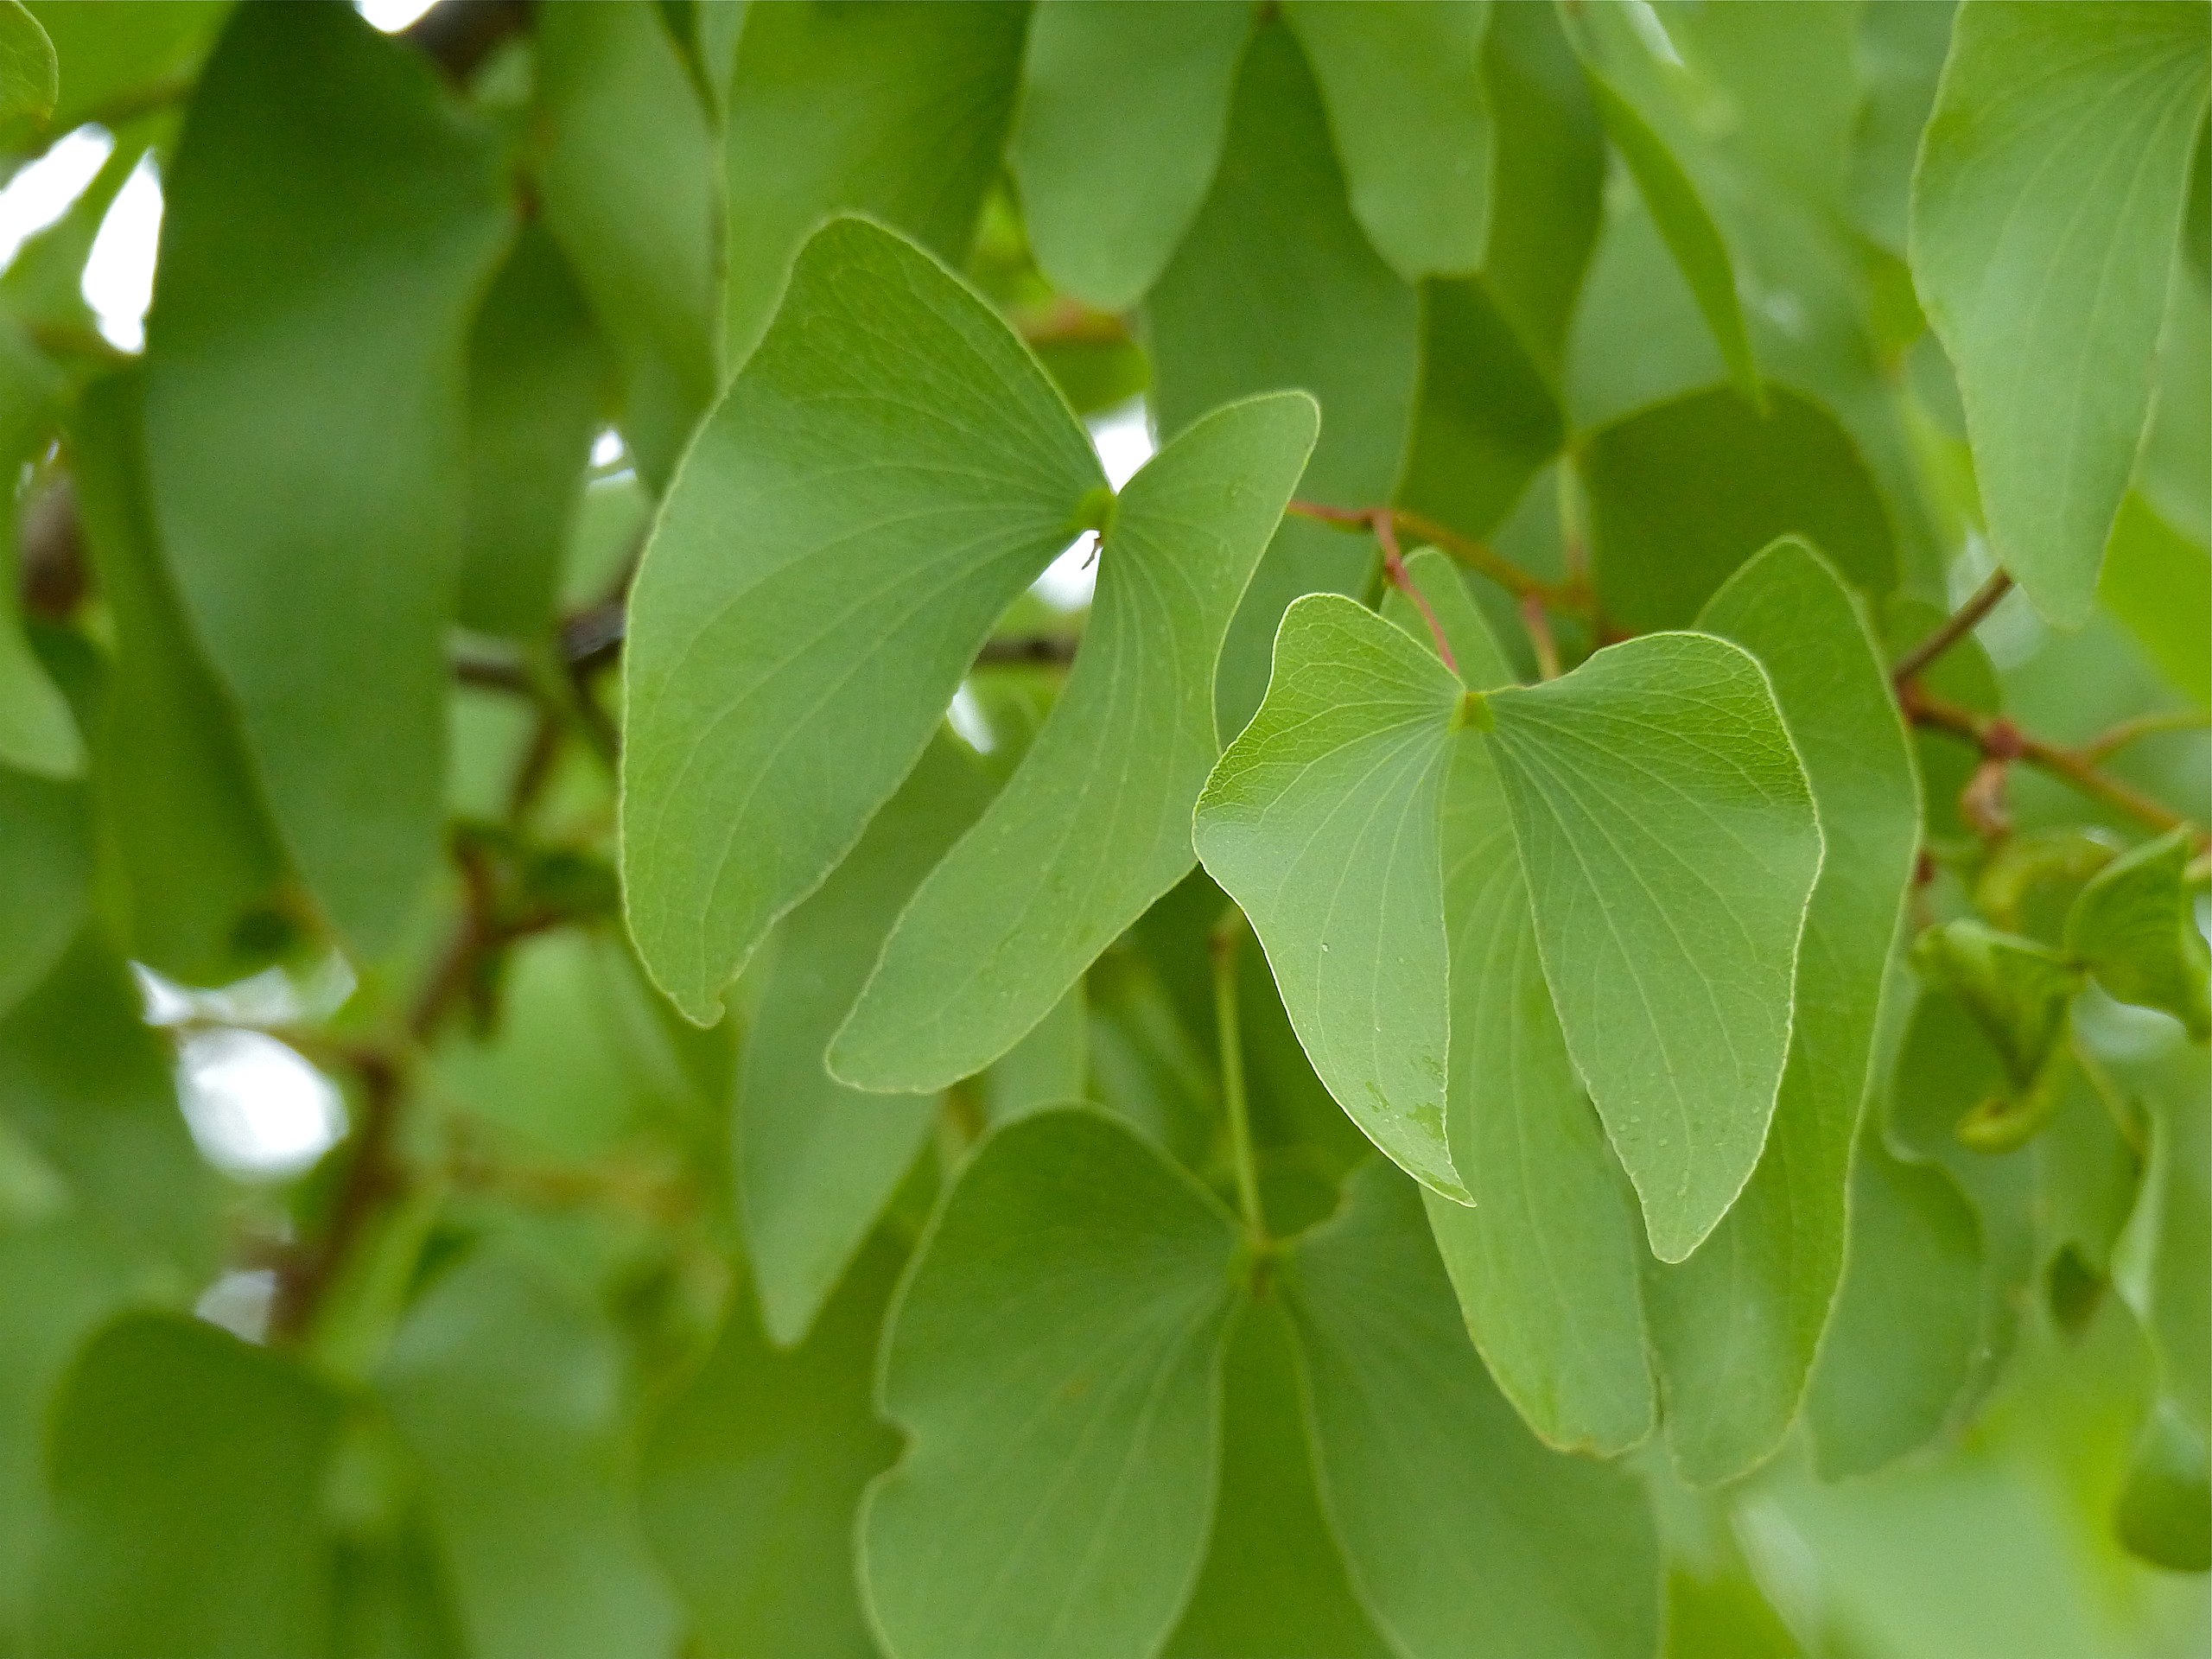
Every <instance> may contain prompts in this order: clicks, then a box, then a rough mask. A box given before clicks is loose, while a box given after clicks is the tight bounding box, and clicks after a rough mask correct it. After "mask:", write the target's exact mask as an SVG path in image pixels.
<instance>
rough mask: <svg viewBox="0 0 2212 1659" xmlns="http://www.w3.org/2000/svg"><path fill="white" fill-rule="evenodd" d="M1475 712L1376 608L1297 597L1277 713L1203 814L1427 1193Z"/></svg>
mask: <svg viewBox="0 0 2212 1659" xmlns="http://www.w3.org/2000/svg"><path fill="white" fill-rule="evenodd" d="M1463 700H1464V693H1463V692H1462V691H1461V690H1460V687H1459V681H1458V680H1456V679H1455V678H1453V677H1452V674H1451V673H1450V671H1447V670H1446V668H1445V667H1444V665H1443V664H1441V663H1440V662H1438V661H1437V660H1436V658H1434V657H1433V656H1432V655H1431V654H1430V653H1429V652H1427V651H1425V650H1424V649H1423V648H1422V647H1421V645H1417V644H1416V643H1414V640H1413V639H1411V638H1409V637H1408V635H1407V634H1405V633H1404V632H1401V631H1400V630H1399V629H1397V628H1395V627H1394V626H1391V625H1390V624H1389V623H1388V622H1385V621H1384V620H1383V619H1382V618H1381V617H1379V616H1377V615H1376V614H1375V613H1373V612H1372V611H1370V610H1367V609H1365V608H1364V607H1361V606H1359V605H1357V604H1354V603H1353V602H1352V601H1351V600H1348V599H1344V598H1343V597H1341V596H1339V595H1337V594H1313V595H1309V596H1308V597H1306V598H1304V599H1301V600H1300V601H1297V602H1296V603H1295V604H1294V605H1293V606H1292V607H1290V609H1289V611H1288V612H1287V613H1286V614H1285V615H1284V617H1283V620H1282V629H1281V633H1280V634H1279V635H1278V636H1277V639H1276V641H1275V666H1274V678H1273V679H1272V680H1271V681H1270V682H1269V684H1268V697H1267V701H1266V702H1264V703H1262V705H1261V708H1260V712H1259V714H1258V715H1255V717H1254V719H1253V721H1252V723H1251V725H1249V726H1248V727H1247V728H1245V729H1244V733H1243V735H1242V736H1241V737H1239V738H1238V739H1237V740H1236V742H1234V743H1233V744H1231V745H1230V747H1229V751H1228V753H1225V754H1224V755H1223V756H1222V758H1221V764H1220V765H1219V766H1217V767H1215V768H1214V773H1213V776H1212V778H1211V779H1209V780H1208V781H1207V784H1206V788H1205V794H1204V795H1203V796H1202V797H1200V798H1199V801H1198V817H1197V839H1198V856H1199V857H1200V858H1201V859H1202V860H1204V861H1205V867H1206V873H1207V874H1210V875H1211V876H1212V877H1213V879H1214V880H1216V881H1217V882H1219V883H1220V884H1221V886H1222V887H1223V889H1224V891H1226V892H1227V893H1229V895H1230V897H1231V898H1233V899H1236V902H1237V904H1238V905H1239V906H1242V907H1243V911H1244V913H1245V914H1246V915H1247V916H1249V917H1250V918H1251V919H1252V926H1253V930H1254V931H1255V932H1256V933H1257V934H1258V935H1259V938H1260V943H1261V944H1262V947H1264V949H1265V950H1266V951H1267V957H1268V966H1269V968H1270V969H1273V970H1274V978H1275V983H1276V984H1277V985H1278V986H1279V987H1280V988H1281V991H1282V999H1283V1006H1284V1007H1286V1008H1287V1010H1288V1011H1289V1014H1290V1020H1291V1024H1292V1025H1293V1026H1294V1027H1296V1029H1297V1032H1298V1038H1299V1041H1300V1043H1302V1044H1304V1045H1305V1048H1306V1054H1307V1055H1308V1057H1309V1058H1312V1060H1313V1069H1314V1071H1317V1072H1318V1073H1319V1074H1320V1077H1321V1081H1322V1082H1324V1083H1325V1084H1327V1085H1328V1087H1329V1092H1330V1093H1331V1094H1332V1095H1334V1096H1336V1097H1337V1100H1338V1103H1339V1104H1340V1105H1342V1106H1343V1107H1344V1110H1345V1111H1346V1112H1348V1113H1350V1114H1351V1118H1352V1121H1353V1122H1356V1123H1357V1124H1358V1125H1359V1127H1360V1128H1362V1129H1363V1130H1364V1131H1365V1132H1366V1134H1367V1135H1368V1136H1369V1137H1370V1139H1371V1140H1373V1141H1374V1142H1375V1144H1376V1145H1377V1146H1378V1147H1382V1148H1383V1151H1385V1152H1386V1153H1388V1154H1389V1155H1390V1157H1391V1158H1392V1159H1394V1160H1395V1161H1397V1162H1398V1163H1399V1164H1401V1165H1402V1166H1404V1167H1405V1168H1406V1169H1407V1171H1408V1173H1411V1174H1413V1175H1414V1177H1416V1178H1417V1179H1419V1180H1421V1182H1422V1183H1423V1184H1424V1185H1427V1186H1430V1187H1433V1188H1434V1189H1435V1190H1436V1191H1437V1192H1440V1193H1442V1194H1443V1195H1444V1196H1445V1197H1446V1198H1453V1199H1457V1200H1458V1201H1459V1202H1460V1203H1462V1204H1464V1203H1465V1202H1467V1192H1466V1188H1465V1185H1463V1183H1462V1182H1461V1180H1460V1178H1459V1175H1458V1174H1457V1173H1455V1172H1454V1171H1453V1169H1452V1158H1451V1154H1450V1153H1449V1151H1448V1150H1447V1149H1446V1144H1445V1130H1444V1097H1445V1079H1446V1042H1447V1033H1448V1028H1449V1021H1450V1011H1449V1007H1448V1005H1447V1000H1446V998H1447V992H1446V979H1447V976H1448V971H1449V969H1448V960H1447V957H1446V940H1445V926H1444V891H1443V867H1442V861H1441V854H1440V850H1439V841H1438V827H1439V820H1440V813H1441V810H1442V804H1443V798H1444V785H1445V778H1446V772H1448V771H1449V768H1450V762H1451V755H1452V734H1453V732H1454V730H1455V729H1456V728H1457V726H1458V724H1459V717H1460V706H1461V703H1462V702H1463Z"/></svg>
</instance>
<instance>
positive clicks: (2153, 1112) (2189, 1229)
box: [2113, 1045, 2212, 1440]
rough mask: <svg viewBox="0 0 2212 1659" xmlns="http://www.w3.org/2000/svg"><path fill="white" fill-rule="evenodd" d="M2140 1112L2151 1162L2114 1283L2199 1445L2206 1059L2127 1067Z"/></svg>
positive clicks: (2211, 1342)
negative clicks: (2147, 1128)
mask: <svg viewBox="0 0 2212 1659" xmlns="http://www.w3.org/2000/svg"><path fill="white" fill-rule="evenodd" d="M2127 1081H2128V1082H2129V1084H2131V1085H2132V1090H2131V1092H2133V1093H2134V1094H2135V1096H2136V1097H2137V1098H2138V1099H2139V1101H2140V1102H2141V1103H2142V1104H2143V1106H2144V1107H2145V1116H2147V1117H2148V1119H2149V1120H2150V1126H2151V1163H2150V1167H2149V1168H2148V1169H2147V1170H2146V1171H2145V1173H2144V1177H2143V1191H2142V1196H2141V1198H2139V1200H2138V1202H2137V1204H2136V1206H2135V1213H2134V1214H2133V1216H2131V1217H2129V1218H2128V1224H2127V1231H2126V1235H2125V1236H2123V1237H2122V1238H2121V1240H2120V1248H2119V1249H2118V1250H2117V1251H2116V1252H2115V1253H2114V1259H2113V1284H2114V1285H2115V1286H2116V1287H2118V1288H2119V1290H2120V1294H2121V1295H2122V1296H2124V1297H2125V1298H2126V1300H2127V1305H2128V1306H2129V1307H2130V1308H2132V1309H2133V1311H2134V1313H2135V1317H2136V1318H2137V1319H2139V1320H2140V1321H2141V1323H2142V1325H2143V1329H2144V1332H2145V1335H2147V1336H2148V1337H2149V1338H2150V1339H2151V1349H2152V1353H2153V1354H2154V1355H2156V1356H2157V1358H2158V1381H2159V1388H2160V1391H2161V1392H2162V1394H2163V1395H2164V1397H2165V1398H2166V1399H2168V1400H2169V1401H2171V1402H2172V1403H2173V1405H2174V1407H2175V1408H2176V1409H2177V1410H2178V1411H2179V1412H2180V1414H2181V1415H2182V1418H2183V1421H2185V1422H2186V1423H2187V1424H2189V1426H2190V1427H2191V1428H2193V1429H2194V1430H2195V1431H2196V1434H2197V1437H2198V1438H2199V1440H2204V1439H2207V1438H2212V1295H2208V1290H2207V1286H2206V1282H2205V1273H2204V1262H2205V1259H2206V1257H2207V1255H2212V1144H2208V1143H2212V1134H2208V1133H2207V1128H2206V1114H2205V1111H2204V1101H2205V1096H2206V1092H2207V1082H2208V1079H2207V1077H2206V1071H2205V1055H2204V1051H2203V1049H2202V1047H2198V1046H2190V1047H2183V1046H2180V1045H2175V1046H2173V1047H2172V1048H2171V1049H2170V1050H2169V1051H2168V1052H2166V1053H2164V1054H2163V1055H2160V1056H2158V1057H2156V1058H2154V1059H2152V1061H2150V1062H2148V1063H2146V1064H2144V1065H2140V1066H2139V1067H2134V1068H2131V1071H2130V1074H2129V1076H2128V1078H2127Z"/></svg>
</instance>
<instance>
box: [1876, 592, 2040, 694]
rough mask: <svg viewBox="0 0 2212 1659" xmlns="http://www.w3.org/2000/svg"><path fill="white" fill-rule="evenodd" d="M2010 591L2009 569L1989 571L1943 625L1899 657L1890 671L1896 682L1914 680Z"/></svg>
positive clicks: (1969, 630)
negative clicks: (1970, 596)
mask: <svg viewBox="0 0 2212 1659" xmlns="http://www.w3.org/2000/svg"><path fill="white" fill-rule="evenodd" d="M2010 592H2012V573H2011V572H2010V571H2008V570H2004V569H1999V570H1996V571H1993V573H1991V575H1990V578H1989V580H1988V581H1987V582H1983V583H1982V584H1981V587H1980V588H1979V589H1978V590H1977V591H1976V592H1975V594H1974V597H1973V598H1972V599H1970V600H1968V601H1967V602H1966V603H1965V604H1963V605H1961V606H1960V607H1959V608H1958V609H1957V610H1955V611H1954V612H1953V613H1951V614H1950V615H1949V616H1948V617H1946V618H1944V620H1943V623H1942V626H1940V627H1938V628H1937V629H1936V632H1933V633H1931V634H1929V636H1928V637H1927V638H1926V639H1923V640H1922V641H1921V642H1920V643H1919V644H1918V645H1915V646H1914V647H1913V648H1912V649H1911V650H1910V651H1908V652H1905V654H1904V657H1902V658H1899V659H1898V662H1897V666H1896V667H1895V668H1893V669H1891V671H1890V677H1891V680H1892V681H1893V682H1894V683H1897V684H1898V685H1903V684H1904V683H1906V682H1907V681H1908V680H1913V679H1917V678H1918V677H1920V675H1921V673H1922V672H1923V671H1924V670H1925V669H1926V668H1927V667H1928V665H1929V664H1930V663H1932V662H1934V661H1935V660H1936V658H1938V657H1941V656H1942V654H1943V653H1944V652H1947V651H1948V650H1949V649H1950V648H1951V647H1952V646H1953V645H1957V644H1958V643H1959V641H1960V640H1961V639H1965V638H1966V637H1967V635H1968V634H1969V633H1971V632H1974V627H1975V626H1976V625H1977V624H1978V623H1980V620H1981V619H1982V618H1984V617H1985V616H1987V615H1988V614H1989V613H1990V612H1992V611H1993V610H1995V609H1996V608H1997V601H1999V600H2001V599H2003V598H2004V597H2005V594H2008V593H2010Z"/></svg>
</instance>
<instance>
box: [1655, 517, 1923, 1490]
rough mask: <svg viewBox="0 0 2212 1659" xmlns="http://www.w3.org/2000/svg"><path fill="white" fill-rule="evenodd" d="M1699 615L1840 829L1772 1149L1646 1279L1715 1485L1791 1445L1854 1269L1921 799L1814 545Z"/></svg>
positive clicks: (1692, 1461) (1693, 1472)
mask: <svg viewBox="0 0 2212 1659" xmlns="http://www.w3.org/2000/svg"><path fill="white" fill-rule="evenodd" d="M1699 623H1700V626H1702V627H1704V628H1706V629H1707V630H1709V631H1710V632H1713V633H1716V634H1719V636H1720V637H1721V638H1723V639H1731V640H1733V641H1734V642H1735V643H1736V644H1738V645H1741V646H1743V647H1744V648H1745V650H1746V651H1749V652H1751V653H1752V654H1753V655H1755V656H1756V657H1758V659H1759V661H1760V662H1761V664H1764V666H1765V668H1766V671H1767V675H1768V677H1769V679H1770V682H1771V683H1772V684H1773V686H1774V694H1775V700H1776V702H1777V703H1778V704H1779V705H1780V707H1781V710H1782V717H1783V724H1784V725H1786V726H1787V727H1788V728H1789V737H1790V741H1791V742H1792V743H1793V744H1794V745H1795V746H1796V750H1797V753H1798V755H1799V757H1800V758H1801V759H1802V760H1803V762H1804V766H1805V775H1806V779H1807V781H1808V783H1809V784H1810V785H1812V790H1813V800H1814V804H1815V807H1816V808H1817V809H1818V810H1819V814H1820V821H1821V833H1822V836H1823V837H1824V840H1825V843H1826V855H1825V856H1824V858H1823V859H1822V861H1821V872H1820V879H1819V880H1818V881H1817V882H1815V885H1814V888H1813V897H1812V902H1811V904H1810V905H1809V906H1808V908H1807V910H1806V913H1805V934H1804V939H1803V942H1802V944H1801V945H1800V947H1799V951H1798V959H1797V983H1796V1010H1795V1018H1794V1020H1793V1021H1792V1023H1791V1026H1790V1033H1789V1061H1788V1064H1787V1065H1785V1067H1784V1069H1783V1077H1782V1090H1781V1092H1780V1094H1779V1095H1777V1097H1776V1100H1775V1108H1774V1122H1773V1125H1772V1127H1771V1128H1770V1129H1769V1130H1768V1134H1767V1144H1766V1149H1765V1151H1764V1153H1763V1154H1761V1155H1760V1158H1759V1162H1758V1168H1757V1169H1755V1170H1754V1171H1753V1172H1752V1173H1751V1180H1750V1181H1749V1183H1747V1184H1746V1185H1745V1188H1744V1192H1743V1194H1742V1196H1741V1197H1739V1198H1738V1199H1737V1201H1736V1204H1735V1205H1734V1207H1733V1208H1732V1209H1731V1210H1730V1211H1729V1212H1728V1214H1727V1215H1726V1217H1724V1218H1723V1219H1722V1221H1721V1223H1720V1224H1719V1227H1717V1228H1715V1229H1714V1230H1713V1235H1712V1236H1711V1237H1709V1238H1707V1240H1706V1242H1705V1243H1703V1244H1702V1245H1700V1247H1699V1248H1698V1250H1697V1253H1696V1254H1695V1255H1692V1256H1691V1257H1690V1259H1689V1260H1688V1261H1687V1262H1683V1263H1681V1265H1680V1266H1679V1267H1675V1268H1654V1269H1653V1270H1652V1272H1651V1274H1650V1275H1649V1279H1650V1282H1649V1288H1648V1290H1647V1293H1646V1305H1647V1306H1648V1307H1649V1312H1650V1321H1651V1334H1652V1343H1653V1347H1654V1350H1655V1351H1656V1354H1657V1357H1658V1360H1659V1370H1660V1376H1661V1378H1662V1383H1663V1385H1664V1387H1665V1389H1666V1392H1667V1439H1668V1443H1669V1446H1671V1447H1672V1449H1673V1452H1674V1457H1675V1465H1676V1467H1677V1468H1678V1469H1679V1470H1680V1471H1681V1473H1682V1475H1683V1477H1684V1478H1686V1479H1688V1480H1690V1481H1692V1482H1693V1483H1694V1484H1700V1485H1710V1484H1717V1483H1719V1482H1720V1481H1723V1480H1726V1479H1730V1478H1733V1477H1735V1476H1736V1475H1738V1474H1741V1473H1743V1472H1744V1471H1745V1470H1747V1469H1749V1468H1751V1466H1752V1465H1754V1464H1756V1463H1758V1462H1759V1461H1760V1460H1761V1459H1764V1458H1765V1457H1766V1456H1767V1455H1768V1454H1769V1453H1770V1452H1773V1451H1774V1450H1775V1449H1776V1448H1777V1446H1780V1445H1781V1444H1782V1440H1783V1436H1784V1435H1785V1434H1786V1433H1788V1432H1789V1425H1790V1421H1791V1420H1792V1419H1793V1418H1794V1417H1795V1416H1796V1412H1797V1403H1798V1401H1799V1400H1800V1398H1802V1395H1803V1393H1804V1390H1805V1386H1806V1381H1807V1378H1808V1376H1810V1374H1811V1371H1812V1368H1813V1361H1814V1355H1815V1351H1816V1350H1817V1348H1818V1347H1819V1344H1820V1341H1821V1332H1822V1331H1823V1330H1825V1329H1826V1327H1827V1322H1828V1313H1829V1309H1830V1307H1831V1306H1833V1305H1834V1301H1835V1297H1836V1290H1837V1287H1838V1285H1839V1284H1840V1282H1841V1280H1842V1276H1843V1271H1844V1243H1845V1230H1846V1229H1845V1201H1844V1195H1845V1189H1846V1186H1847V1183H1848V1179H1849V1173H1850V1167H1851V1148H1852V1142H1853V1139H1854V1138H1855V1136H1856V1135H1857V1133H1858V1128H1859V1111H1860V1106H1861V1103H1863V1101H1864V1100H1865V1098H1866V1090H1867V1082H1868V1074H1869V1067H1870V1065H1871V1064H1872V1056H1873V1046H1874V1035H1875V1015H1876V1014H1877V1011H1878V1007H1879V1004H1880V1001H1881V997H1882V986H1883V979H1884V976H1885V971H1886V969H1887V966H1888V963H1889V959H1890V953H1891V950H1892V949H1894V947H1895V945H1896V943H1897V931H1898V927H1899V925H1900V920H1901V917H1902V912H1903V909H1904V893H1905V887H1906V884H1907V883H1908V882H1909V881H1910V879H1911V876H1912V868H1913V858H1914V855H1915V853H1916V850H1917V849H1918V845H1919V837H1920V794H1919V785H1918V781H1917V779H1916V777H1915V776H1914V772H1913V767H1912V755H1911V752H1910V749H1909V748H1908V747H1907V745H1906V740H1905V732H1904V725H1903V723H1902V722H1901V721H1899V720H1898V718H1897V704H1896V701H1895V699H1894V697H1893V696H1892V695H1891V690H1890V683H1889V675H1888V671H1887V669H1886V666H1885V664H1884V662H1883V659H1882V657H1881V655H1880V652H1879V650H1878V646H1877V645H1876V644H1875V641H1874V639H1873V637H1872V633H1871V632H1870V631H1869V629H1868V626H1867V623H1866V618H1865V616H1864V614H1863V613H1862V612H1861V610H1860V608H1859V604H1858V602H1857V601H1855V600H1854V599H1853V597H1852V595H1851V593H1850V591H1849V590H1848V589H1847V588H1845V587H1844V585H1843V583H1842V582H1841V581H1840V579H1839V578H1838V576H1837V575H1836V573H1835V571H1834V568H1833V567H1832V566H1830V565H1829V564H1828V563H1827V562H1826V561H1825V560H1823V559H1821V557H1820V556H1818V555H1817V554H1815V553H1814V552H1813V551H1812V550H1809V549H1808V548H1807V547H1806V546H1805V545H1804V543H1802V542H1796V541H1783V542H1777V543H1775V544H1774V545H1773V546H1772V547H1770V548H1769V549H1767V550H1765V551H1764V552H1763V553H1761V554H1760V555H1759V556H1758V557H1757V558H1755V559H1753V560H1752V561H1751V563H1749V564H1747V565H1745V567H1744V568H1743V569H1741V570H1739V571H1738V572H1737V574H1736V575H1735V576H1734V577H1733V578H1732V579H1731V581H1730V582H1728V584H1727V586H1726V587H1725V588H1722V589H1721V590H1720V591H1719V593H1718V594H1715V595H1714V596H1713V601H1712V602H1711V603H1709V604H1708V605H1707V607H1705V611H1704V613H1703V615H1701V616H1700V618H1699Z"/></svg>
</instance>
